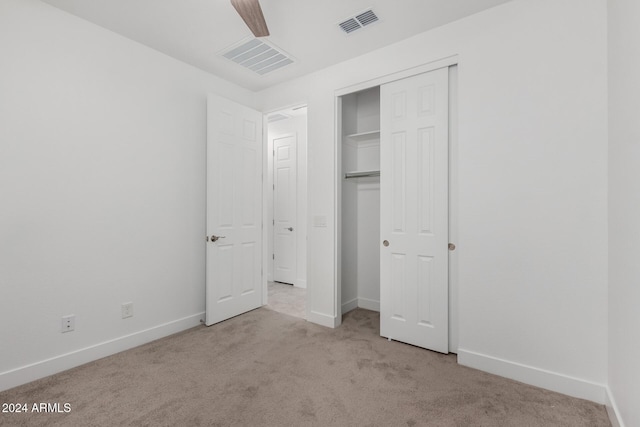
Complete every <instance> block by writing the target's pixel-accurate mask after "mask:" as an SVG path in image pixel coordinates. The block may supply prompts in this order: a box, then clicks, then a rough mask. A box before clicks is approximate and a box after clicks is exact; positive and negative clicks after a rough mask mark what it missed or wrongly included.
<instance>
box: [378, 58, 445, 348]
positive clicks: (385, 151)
mask: <svg viewBox="0 0 640 427" xmlns="http://www.w3.org/2000/svg"><path fill="white" fill-rule="evenodd" d="M380 108H381V117H380V121H381V160H380V166H381V167H380V171H381V185H380V203H381V211H380V228H381V233H380V234H381V240H383V241H382V242H381V246H380V335H382V336H384V337H388V338H391V339H394V340H397V341H402V342H406V343H409V344H413V345H416V346H419V347H424V348H427V349H430V350H435V351H439V352H442V353H447V352H448V216H449V213H448V70H447V69H446V68H442V69H439V70H435V71H432V72H429V73H425V74H421V75H418V76H415V77H410V78H406V79H403V80H399V81H396V82H392V83H389V84H385V85H383V86H382V87H381V106H380Z"/></svg>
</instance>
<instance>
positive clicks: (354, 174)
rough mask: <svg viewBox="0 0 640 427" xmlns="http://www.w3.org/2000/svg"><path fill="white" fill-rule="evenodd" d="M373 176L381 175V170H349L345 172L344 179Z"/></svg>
mask: <svg viewBox="0 0 640 427" xmlns="http://www.w3.org/2000/svg"><path fill="white" fill-rule="evenodd" d="M372 176H380V171H360V172H347V173H345V174H344V179H350V178H368V177H372Z"/></svg>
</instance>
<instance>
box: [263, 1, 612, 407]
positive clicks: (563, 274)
mask: <svg viewBox="0 0 640 427" xmlns="http://www.w3.org/2000/svg"><path fill="white" fill-rule="evenodd" d="M606 12H607V11H606V2H605V1H604V0H586V1H585V0H514V1H513V2H510V3H507V4H505V5H502V6H499V7H496V8H494V9H490V10H488V11H485V12H483V13H480V14H477V15H474V16H471V17H469V18H466V19H463V20H460V21H457V22H454V23H452V24H449V25H446V26H443V27H440V28H438V29H435V30H433V31H430V32H427V33H423V34H420V35H418V36H416V37H413V38H411V39H407V40H405V41H403V42H401V43H398V44H395V45H392V46H389V47H387V48H383V49H379V50H377V51H375V52H372V53H370V54H367V55H363V56H361V57H358V58H355V59H353V60H351V61H348V62H345V63H342V64H338V65H336V66H334V67H331V68H328V69H326V70H323V71H320V72H318V73H315V74H312V75H309V76H306V77H304V78H301V79H298V80H295V81H292V82H290V83H287V84H283V85H279V86H277V87H274V88H270V89H268V90H265V91H263V92H261V93H260V95H261V97H262V99H263V107H264V108H265V109H269V108H273V107H275V106H278V105H287V104H288V103H291V102H293V101H295V100H296V99H300V98H301V97H304V98H306V99H307V100H308V102H309V122H308V131H309V146H308V149H309V156H308V158H309V215H310V217H313V216H315V215H321V214H327V215H328V216H329V224H328V227H326V228H324V227H313V224H312V226H311V227H310V228H309V248H308V249H309V258H308V259H309V265H308V269H309V283H308V288H309V289H308V292H309V294H310V295H311V301H312V302H313V306H311V307H309V312H310V320H312V321H316V322H318V323H322V324H327V325H332V324H335V323H336V318H337V316H338V314H339V310H338V308H337V307H336V300H337V298H336V295H335V293H334V289H335V286H334V285H335V281H336V277H335V272H336V262H335V255H336V253H335V241H336V236H335V226H336V224H335V216H334V208H335V194H336V178H337V175H338V174H337V173H336V170H335V165H334V159H335V144H334V143H333V142H334V139H335V113H334V105H335V104H334V93H335V91H336V90H338V89H341V88H345V87H347V86H351V85H355V84H357V83H359V82H362V81H366V80H369V79H375V78H377V77H380V76H384V75H387V74H390V73H394V72H397V71H399V70H404V69H408V68H411V67H415V66H418V65H420V64H424V63H428V62H430V61H435V60H438V59H441V58H445V57H449V56H451V55H458V58H459V86H458V87H459V100H460V103H459V147H458V159H457V161H458V166H459V175H458V180H459V200H458V203H459V218H458V223H459V240H458V242H457V246H458V249H457V250H458V251H459V252H458V256H459V271H458V273H459V283H460V289H459V307H460V319H459V320H460V325H459V333H460V342H459V348H460V350H459V361H460V362H461V363H463V364H467V365H470V366H474V367H478V368H481V369H485V370H488V371H492V372H496V373H499V374H501V375H505V376H509V377H512V378H515V379H519V380H521V381H524V382H528V383H531V384H537V385H541V386H544V387H548V388H552V389H554V390H558V391H561V392H565V393H568V394H572V395H576V396H581V397H586V398H589V399H592V400H596V401H604V389H605V387H604V384H605V383H606V376H607V349H606V344H607V304H606V301H607V160H606V159H607V145H606V139H607V120H606V114H607V108H606V102H607V83H606V72H607V65H606Z"/></svg>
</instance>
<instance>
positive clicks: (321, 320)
mask: <svg viewBox="0 0 640 427" xmlns="http://www.w3.org/2000/svg"><path fill="white" fill-rule="evenodd" d="M339 320H342V319H338V318H337V317H336V316H330V315H328V314H324V313H319V312H317V311H313V310H308V311H307V321H308V322H312V323H316V324H318V325H320V326H326V327H327V328H336V327H338V326H339V325H340V322H339Z"/></svg>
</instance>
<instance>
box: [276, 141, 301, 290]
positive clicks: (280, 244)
mask: <svg viewBox="0 0 640 427" xmlns="http://www.w3.org/2000/svg"><path fill="white" fill-rule="evenodd" d="M296 142H297V141H296V136H295V134H294V135H286V136H282V137H276V138H274V139H273V171H274V172H273V175H274V177H273V184H274V185H273V218H274V224H273V253H274V259H273V280H274V281H276V282H282V283H291V284H293V283H294V281H295V279H296V235H297V227H296V181H297V174H296V165H297V164H296Z"/></svg>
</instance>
